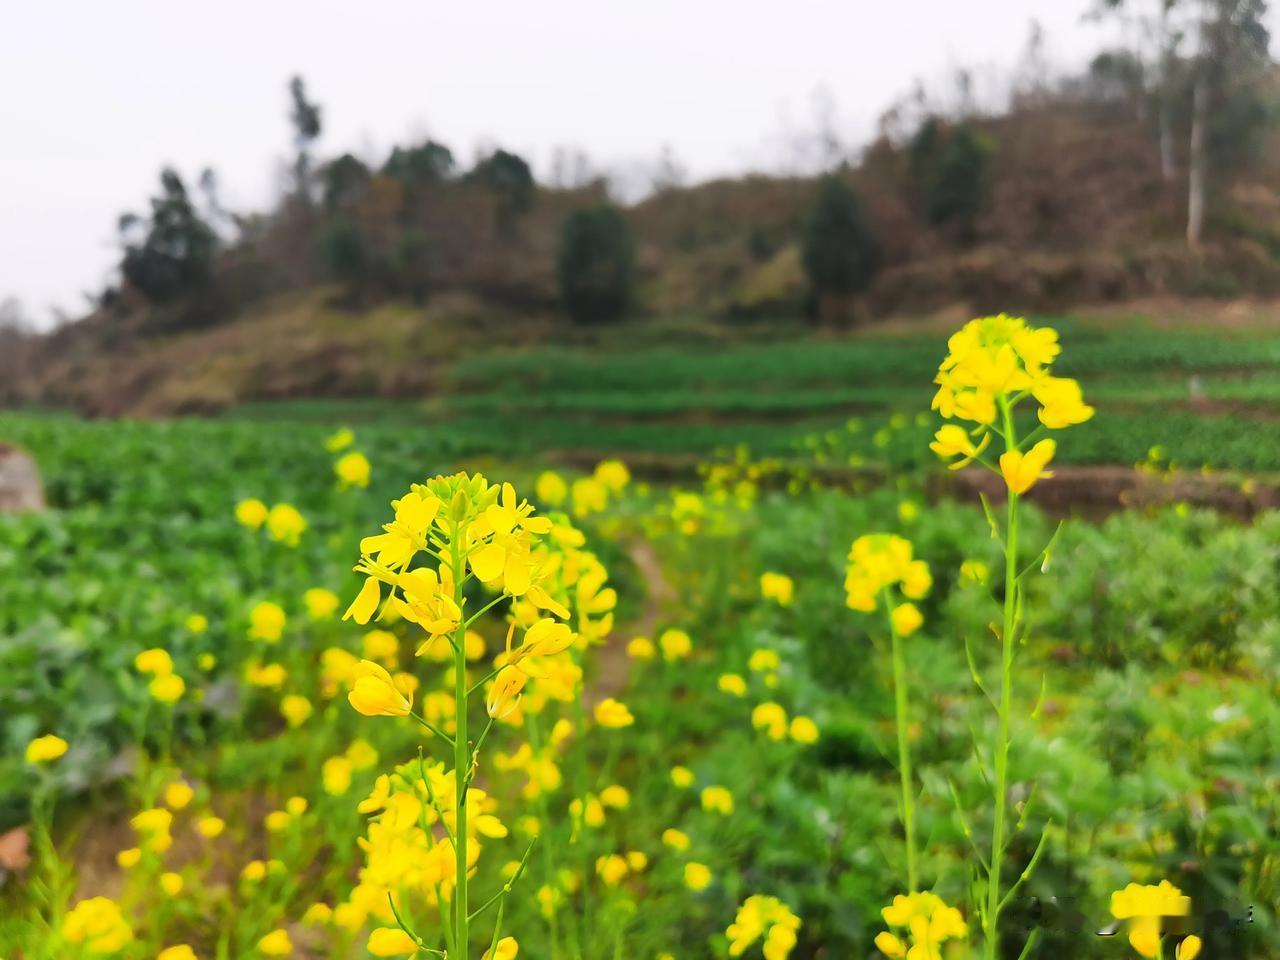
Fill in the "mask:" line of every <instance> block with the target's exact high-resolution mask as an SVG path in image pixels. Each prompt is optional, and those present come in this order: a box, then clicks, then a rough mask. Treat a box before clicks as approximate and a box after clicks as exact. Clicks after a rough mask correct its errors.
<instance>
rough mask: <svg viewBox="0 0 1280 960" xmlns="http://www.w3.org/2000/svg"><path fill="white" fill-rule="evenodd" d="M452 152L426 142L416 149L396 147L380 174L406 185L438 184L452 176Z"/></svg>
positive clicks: (441, 145) (441, 144)
mask: <svg viewBox="0 0 1280 960" xmlns="http://www.w3.org/2000/svg"><path fill="white" fill-rule="evenodd" d="M454 166H455V164H454V159H453V151H452V150H450V149H449V148H448V147H446V146H445V145H444V144H443V143H437V142H436V141H434V140H428V141H426V142H425V143H422V144H420V145H418V146H416V147H396V148H395V149H393V150H392V151H391V156H390V157H388V158H387V162H386V163H385V164H384V165H383V167H382V172H383V173H385V174H386V175H387V176H389V177H395V178H396V179H398V180H403V181H404V182H405V183H408V184H425V183H440V182H441V181H443V180H447V179H448V178H449V177H450V176H452V175H453V170H454Z"/></svg>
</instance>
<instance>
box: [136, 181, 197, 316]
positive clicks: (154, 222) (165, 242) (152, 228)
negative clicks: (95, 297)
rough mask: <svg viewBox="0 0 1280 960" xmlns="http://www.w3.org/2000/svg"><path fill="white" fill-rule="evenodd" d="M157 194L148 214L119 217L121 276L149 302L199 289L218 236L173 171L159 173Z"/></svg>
mask: <svg viewBox="0 0 1280 960" xmlns="http://www.w3.org/2000/svg"><path fill="white" fill-rule="evenodd" d="M160 188H161V191H160V195H159V196H158V197H154V198H153V199H152V200H151V216H150V217H148V218H143V217H139V216H136V215H134V214H125V215H124V216H122V217H121V218H120V236H121V240H122V242H123V244H124V257H123V258H122V260H121V262H120V271H121V273H122V274H123V275H124V278H125V280H126V281H127V282H128V283H129V284H130V285H131V286H132V287H133V288H134V289H136V290H137V291H138V292H139V293H141V294H142V295H143V296H144V297H146V298H147V300H149V301H150V302H151V303H153V304H165V303H171V302H173V301H175V300H178V299H180V298H182V297H184V296H188V295H191V294H193V293H196V292H198V291H201V290H203V289H204V288H205V287H206V285H207V284H208V282H209V279H210V275H211V273H212V268H213V257H214V253H215V252H216V250H217V236H216V234H215V233H214V232H213V230H212V228H210V226H209V225H208V224H207V223H206V222H205V221H204V220H203V219H202V218H201V216H200V214H199V213H198V212H197V211H196V209H195V207H194V206H193V205H192V203H191V198H190V196H189V195H188V193H187V188H186V185H185V184H184V183H183V182H182V177H180V176H179V175H178V173H177V171H175V170H173V169H172V168H170V167H166V168H165V169H164V170H162V171H161V173H160Z"/></svg>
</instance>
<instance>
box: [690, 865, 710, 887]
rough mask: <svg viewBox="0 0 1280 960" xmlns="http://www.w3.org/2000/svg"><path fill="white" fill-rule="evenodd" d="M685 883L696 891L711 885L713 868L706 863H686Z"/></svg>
mask: <svg viewBox="0 0 1280 960" xmlns="http://www.w3.org/2000/svg"><path fill="white" fill-rule="evenodd" d="M684 885H685V886H686V887H688V888H689V889H690V890H692V891H694V892H695V893H696V892H698V891H699V890H705V889H707V887H709V886H711V869H710V868H709V867H708V866H707V865H706V864H705V863H693V862H690V863H686V864H685V865H684Z"/></svg>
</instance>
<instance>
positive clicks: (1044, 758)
mask: <svg viewBox="0 0 1280 960" xmlns="http://www.w3.org/2000/svg"><path fill="white" fill-rule="evenodd" d="M1033 323H1035V324H1036V325H1037V326H1039V327H1040V330H1039V331H1033V330H1028V329H1023V328H1017V329H1013V330H1012V332H1010V329H1007V328H1005V327H1002V326H999V325H995V326H992V327H990V328H982V330H981V333H980V336H979V333H975V332H973V331H974V330H977V329H978V328H972V329H971V328H966V330H967V331H969V333H972V335H973V337H979V340H977V341H975V342H977V343H978V345H977V346H976V347H974V346H973V344H972V343H970V342H969V341H963V340H957V341H953V342H952V347H951V349H952V353H951V355H950V358H949V359H948V361H947V362H948V363H949V364H953V366H952V367H951V368H950V369H951V370H952V371H953V374H952V376H953V378H954V382H950V385H949V386H945V387H944V392H946V391H949V393H948V395H947V396H946V397H944V398H943V401H942V403H941V406H942V407H943V409H942V412H943V413H947V414H951V418H950V419H945V420H944V419H942V417H940V415H939V413H938V412H935V411H932V410H931V409H930V402H931V400H932V399H933V397H934V392H935V390H936V389H937V387H936V386H935V384H934V383H933V379H934V377H935V375H937V373H938V369H939V364H940V363H941V362H942V361H943V358H944V357H948V349H949V347H948V336H949V335H950V334H952V333H955V330H954V329H943V328H940V327H939V328H932V327H931V328H927V329H925V328H921V329H914V330H906V331H903V332H899V333H895V334H893V335H877V336H858V337H852V338H840V339H836V338H832V339H830V340H817V339H809V340H804V341H797V342H790V341H789V342H786V343H747V344H737V345H733V346H717V345H714V344H700V345H692V346H690V345H681V346H677V345H672V346H670V347H662V346H654V345H652V344H649V343H646V344H643V345H641V346H639V347H637V348H635V349H632V350H628V349H627V348H626V346H625V344H623V343H617V344H606V345H603V346H596V347H593V348H590V349H588V348H586V347H582V348H556V349H551V348H539V349H524V350H520V351H510V352H507V353H501V352H499V353H493V354H489V355H485V356H482V357H475V358H471V359H466V360H463V361H460V362H458V363H456V364H454V365H453V367H452V368H451V369H450V370H449V371H448V383H447V384H446V385H445V386H444V387H442V389H441V391H440V392H439V393H438V394H436V395H434V396H432V397H430V398H428V399H426V400H424V401H400V400H388V399H383V400H368V401H354V400H353V401H342V400H311V401H290V402H280V403H271V404H259V405H257V406H254V407H246V408H242V409H239V410H236V411H233V412H232V413H230V414H228V415H226V416H224V417H222V418H218V419H188V420H175V421H167V422H130V421H115V422H107V421H101V422H91V421H84V420H79V419H76V418H74V417H72V416H69V415H65V414H60V413H38V412H29V413H28V412H24V413H0V439H3V440H7V441H10V442H13V443H15V444H17V445H19V446H21V447H23V448H25V449H27V450H29V451H30V452H31V453H32V454H33V455H34V457H35V458H36V460H37V461H38V463H39V465H40V468H41V471H42V473H43V476H44V482H45V488H46V495H47V498H48V500H49V509H48V510H46V511H42V512H38V513H30V514H23V515H13V516H0V571H2V572H3V576H0V717H2V718H3V726H2V728H0V958H4V960H18V958H22V960H66V958H71V960H80V958H96V957H120V958H125V960H153V958H159V960H191V958H192V957H196V958H199V960H213V958H217V960H240V958H251V960H256V958H260V957H280V956H293V957H298V958H363V957H370V956H373V957H418V958H421V960H426V958H439V957H447V958H449V960H459V958H461V960H468V958H475V960H478V958H481V957H482V956H488V957H489V958H490V960H499V958H501V960H513V958H515V957H517V955H518V956H519V957H520V958H525V957H529V958H543V960H700V958H724V957H738V956H746V957H755V958H758V957H761V956H763V957H764V958H765V960H786V958H788V957H789V958H791V960H819V958H821V960H847V958H859V960H861V958H870V957H882V956H883V957H888V958H895V960H896V958H899V957H906V958H908V960H941V958H946V960H961V958H966V957H973V958H978V957H982V958H985V960H997V958H999V960H1018V958H1032V957H1041V958H1067V957H1080V958H1086V960H1094V958H1097V960H1102V958H1113V957H1114V958H1119V957H1134V956H1141V957H1147V958H1152V957H1161V958H1164V960H1175V958H1177V960H1191V958H1192V957H1194V956H1196V955H1197V954H1199V955H1200V956H1203V957H1206V958H1232V960H1237V958H1249V960H1252V958H1259V960H1261V958H1269V957H1275V956H1280V805H1278V803H1277V797H1278V796H1280V761H1278V760H1277V752H1276V748H1275V745H1276V743H1277V742H1280V697H1278V694H1280V679H1278V676H1277V668H1280V591H1277V590H1276V589H1275V586H1276V583H1277V580H1278V578H1280V514H1277V513H1273V512H1260V513H1257V514H1256V515H1255V516H1252V517H1251V518H1249V519H1248V520H1241V519H1239V518H1237V517H1231V516H1227V515H1224V514H1220V513H1217V512H1215V511H1214V510H1212V509H1209V508H1206V507H1204V506H1200V505H1197V504H1195V503H1189V502H1186V501H1181V500H1177V501H1172V502H1169V503H1166V504H1162V505H1159V506H1150V507H1146V508H1142V509H1137V508H1134V509H1126V510H1121V511H1117V512H1114V513H1112V514H1111V515H1110V516H1106V517H1101V518H1096V519H1092V520H1085V519H1080V518H1074V517H1072V518H1068V519H1066V520H1065V521H1064V522H1059V520H1058V519H1056V518H1055V517H1051V516H1049V515H1048V514H1047V513H1046V512H1044V511H1042V510H1041V509H1040V508H1039V507H1038V506H1037V503H1036V501H1037V497H1038V491H1037V489H1036V485H1037V483H1038V482H1039V481H1041V480H1042V479H1043V478H1044V477H1045V476H1047V474H1048V471H1052V470H1053V469H1054V467H1057V466H1059V465H1062V466H1063V467H1064V468H1065V469H1068V470H1069V469H1070V468H1071V467H1072V466H1078V465H1087V464H1094V465H1097V464H1102V465H1111V466H1122V467H1132V466H1133V465H1134V464H1135V463H1139V462H1141V463H1143V464H1144V469H1147V470H1151V469H1154V468H1158V469H1159V470H1160V471H1162V472H1166V473H1171V474H1176V473H1177V472H1178V471H1180V470H1181V471H1186V472H1191V473H1195V474H1203V472H1204V471H1205V469H1206V468H1208V470H1209V472H1210V473H1220V472H1221V473H1225V474H1227V475H1229V477H1230V481H1229V482H1230V483H1232V484H1234V485H1237V486H1239V485H1240V484H1248V483H1250V482H1253V480H1254V478H1255V477H1256V476H1259V475H1265V474H1267V473H1268V472H1271V471H1280V332H1276V331H1270V330H1265V329H1250V330H1241V331H1238V332H1231V331H1228V332H1226V333H1224V332H1222V331H1216V332H1214V333H1213V334H1212V335H1210V334H1208V333H1204V332H1198V331H1195V330H1191V329H1181V328H1171V329H1156V328H1146V327H1144V326H1143V325H1142V324H1140V323H1138V322H1136V321H1135V322H1134V323H1130V324H1126V325H1124V326H1122V327H1115V328H1112V327H1107V326H1104V325H1101V324H1099V323H1096V322H1086V321H1084V320H1071V319H1062V320H1052V319H1044V320H1036V321H1033ZM1043 325H1051V326H1052V327H1054V328H1056V329H1057V330H1058V332H1059V334H1060V338H1061V351H1062V352H1061V355H1060V356H1059V357H1057V358H1056V359H1055V356H1054V354H1055V353H1056V350H1055V349H1052V347H1053V346H1054V345H1055V344H1054V342H1053V341H1052V338H1046V334H1045V333H1044V331H1045V329H1046V327H1045V326H1043ZM981 338H986V339H981ZM966 344H968V346H966ZM970 348H972V349H970ZM1050 364H1052V370H1053V376H1052V377H1049V376H1048V372H1047V371H1048V370H1049V365H1050ZM1066 378H1074V380H1078V381H1079V385H1080V387H1081V388H1082V390H1083V401H1081V399H1080V395H1079V394H1077V393H1075V392H1074V387H1073V386H1072V385H1071V383H1070V381H1068V380H1067V379H1066ZM988 402H990V404H991V408H990V415H989V416H988V415H986V414H985V413H984V412H983V411H985V409H986V407H985V404H986V403H988ZM953 403H954V404H955V409H954V410H952V409H951V408H950V406H949V405H950V404H953ZM1085 403H1087V404H1089V405H1091V407H1089V406H1085ZM1015 407H1016V408H1017V409H1016V410H1015V409H1014V408H1015ZM975 411H976V412H975ZM970 414H972V415H970ZM939 428H943V429H942V431H941V432H940V429H939ZM949 430H950V431H958V432H950V433H948V432H947V431H949ZM1018 438H1021V442H1019V439H1018ZM1054 441H1056V447H1055V446H1054V445H1053V443H1054ZM931 443H932V444H933V445H934V449H931V448H930V444H931ZM1046 444H1048V445H1046ZM975 459H976V460H977V462H974V463H971V464H970V465H969V466H968V467H967V470H969V471H982V470H983V469H985V467H990V468H991V469H992V471H993V472H994V477H995V479H996V480H997V481H998V482H999V484H1000V488H1001V494H1000V496H999V497H994V498H992V499H991V500H990V501H988V500H985V499H984V500H979V498H978V497H977V495H976V494H975V495H973V496H972V497H969V496H962V495H959V494H955V495H951V496H942V497H939V496H936V486H935V483H934V481H935V480H936V479H937V477H938V476H939V475H940V474H943V473H945V472H946V466H947V465H951V466H955V465H957V461H960V462H964V461H969V460H975ZM944 460H946V461H950V464H946V463H944V462H943V461H944ZM597 461H598V462H597ZM673 465H674V466H673ZM984 465H985V466H984ZM832 466H836V467H840V468H841V469H845V468H849V469H851V470H856V469H858V468H862V467H868V468H871V467H874V468H875V469H876V471H878V473H879V479H880V480H881V481H882V482H876V483H867V482H862V481H861V480H860V481H859V482H857V483H854V482H852V481H851V479H850V476H848V475H846V474H844V473H840V472H829V471H828V472H824V469H823V468H826V467H832ZM675 467H678V468H679V469H676V468H675ZM462 471H466V473H462ZM481 474H482V475H483V478H481V477H480V475H481ZM432 478H435V479H432ZM508 484H509V485H510V486H507V485H508ZM526 498H527V503H526V502H525V500H526ZM393 501H395V503H394V505H393V503H392V502H393ZM384 525H385V526H384ZM353 568H357V569H356V570H355V571H353ZM344 613H345V614H346V615H345V616H344ZM1174 888H1176V889H1174ZM1100 933H1101V934H1103V935H1099V934H1100Z"/></svg>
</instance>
